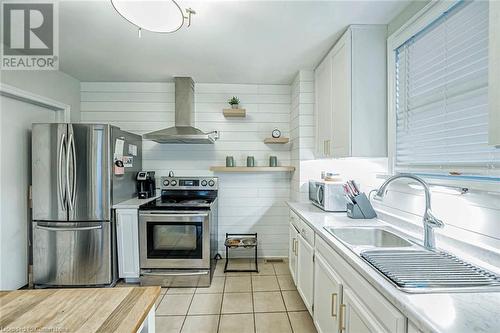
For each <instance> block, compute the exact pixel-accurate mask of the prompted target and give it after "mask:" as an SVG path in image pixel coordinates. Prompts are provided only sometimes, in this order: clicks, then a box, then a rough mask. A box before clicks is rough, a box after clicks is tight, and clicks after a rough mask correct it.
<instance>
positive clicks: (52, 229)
mask: <svg viewBox="0 0 500 333" xmlns="http://www.w3.org/2000/svg"><path fill="white" fill-rule="evenodd" d="M36 228H37V229H42V230H47V231H88V230H97V229H102V226H101V225H98V226H94V227H76V228H69V227H46V226H43V225H39V224H37V225H36Z"/></svg>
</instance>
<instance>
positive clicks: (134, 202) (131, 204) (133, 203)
mask: <svg viewBox="0 0 500 333" xmlns="http://www.w3.org/2000/svg"><path fill="white" fill-rule="evenodd" d="M159 197H160V196H159V195H157V196H155V197H151V198H147V199H139V198H132V199H128V200H125V201H122V202H120V203H117V204H115V205H113V209H139V206H141V205H144V204H146V203H148V202H151V201H153V200H156V199H158V198H159Z"/></svg>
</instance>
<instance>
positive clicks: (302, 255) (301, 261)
mask: <svg viewBox="0 0 500 333" xmlns="http://www.w3.org/2000/svg"><path fill="white" fill-rule="evenodd" d="M297 239H298V247H297V252H298V255H297V291H298V292H299V294H300V296H301V297H302V300H303V301H304V304H305V306H306V308H307V310H308V311H309V313H311V314H312V313H313V312H312V306H313V296H314V248H313V247H312V246H311V245H310V244H309V243H308V242H307V241H306V239H305V238H304V237H302V235H301V234H298V235H297Z"/></svg>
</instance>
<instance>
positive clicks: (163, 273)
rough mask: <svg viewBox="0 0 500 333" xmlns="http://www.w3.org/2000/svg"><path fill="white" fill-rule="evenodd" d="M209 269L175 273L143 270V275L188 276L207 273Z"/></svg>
mask: <svg viewBox="0 0 500 333" xmlns="http://www.w3.org/2000/svg"><path fill="white" fill-rule="evenodd" d="M207 274H208V271H200V272H175V273H167V272H157V273H153V272H143V273H141V275H147V276H186V275H207Z"/></svg>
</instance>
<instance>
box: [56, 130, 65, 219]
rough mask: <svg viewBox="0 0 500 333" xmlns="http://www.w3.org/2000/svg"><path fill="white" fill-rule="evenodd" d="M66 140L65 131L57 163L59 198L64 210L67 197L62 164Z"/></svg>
mask: <svg viewBox="0 0 500 333" xmlns="http://www.w3.org/2000/svg"><path fill="white" fill-rule="evenodd" d="M65 142H66V134H64V133H63V135H62V136H61V143H60V145H59V161H58V163H57V178H58V179H57V182H58V184H57V187H58V191H57V192H58V193H59V200H61V205H62V207H63V210H66V197H65V195H64V187H63V173H62V168H63V166H62V164H63V150H66V149H65V144H64V143H65Z"/></svg>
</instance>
